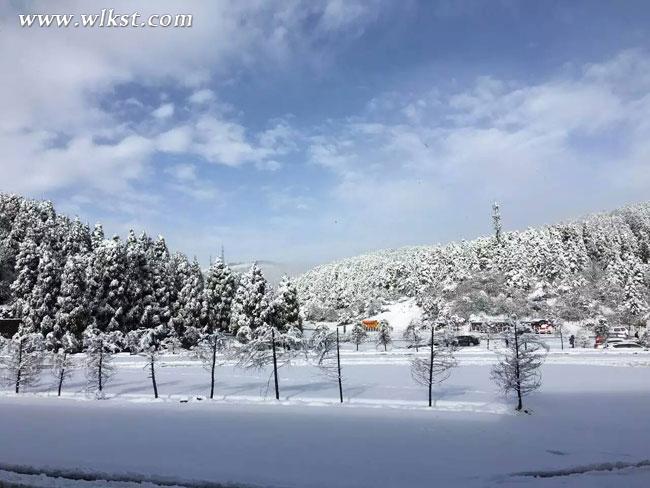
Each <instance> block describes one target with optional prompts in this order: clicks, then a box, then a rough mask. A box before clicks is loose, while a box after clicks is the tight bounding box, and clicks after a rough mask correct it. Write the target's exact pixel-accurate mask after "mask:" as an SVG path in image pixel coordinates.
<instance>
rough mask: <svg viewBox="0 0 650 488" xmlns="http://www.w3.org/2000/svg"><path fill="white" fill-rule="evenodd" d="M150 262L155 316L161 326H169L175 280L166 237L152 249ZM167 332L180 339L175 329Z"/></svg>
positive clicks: (171, 328) (159, 240)
mask: <svg viewBox="0 0 650 488" xmlns="http://www.w3.org/2000/svg"><path fill="white" fill-rule="evenodd" d="M149 262H150V267H151V280H152V283H151V286H152V288H153V296H152V307H153V311H154V315H156V316H158V318H159V320H160V323H161V325H168V324H169V323H170V320H171V317H172V308H173V300H174V281H175V280H174V275H173V271H174V270H173V267H172V263H171V258H170V256H169V250H168V249H167V243H166V242H165V238H164V237H162V236H158V239H156V242H155V243H154V244H153V246H152V247H151V248H150V252H149ZM166 330H167V332H168V333H169V334H172V335H174V336H176V337H178V335H177V333H176V330H175V329H174V328H173V327H171V326H170V327H168V328H167V329H166Z"/></svg>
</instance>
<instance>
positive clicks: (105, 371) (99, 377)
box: [83, 323, 123, 398]
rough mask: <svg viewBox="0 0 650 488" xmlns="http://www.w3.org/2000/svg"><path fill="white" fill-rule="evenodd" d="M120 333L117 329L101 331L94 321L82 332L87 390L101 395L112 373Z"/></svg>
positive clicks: (120, 339) (120, 336) (120, 337)
mask: <svg viewBox="0 0 650 488" xmlns="http://www.w3.org/2000/svg"><path fill="white" fill-rule="evenodd" d="M122 338H123V336H122V334H121V333H120V332H119V331H116V330H113V331H111V332H102V331H101V330H100V329H99V328H98V327H97V326H96V325H95V324H94V323H93V324H92V325H90V326H89V327H88V328H87V329H86V330H85V331H84V334H83V347H84V352H85V353H86V378H87V380H88V383H87V390H88V391H94V392H95V393H96V395H97V396H98V397H100V398H101V397H103V395H104V389H105V388H106V384H107V383H108V381H109V380H110V379H111V377H112V376H113V373H114V371H115V370H114V367H113V364H112V362H113V361H112V360H113V355H114V354H115V353H116V352H117V351H118V350H119V345H120V342H121V341H122Z"/></svg>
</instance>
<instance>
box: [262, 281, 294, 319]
mask: <svg viewBox="0 0 650 488" xmlns="http://www.w3.org/2000/svg"><path fill="white" fill-rule="evenodd" d="M265 319H266V322H267V323H269V324H270V325H272V326H274V327H275V328H276V329H278V330H279V331H282V332H286V331H287V330H288V329H289V328H290V327H297V328H298V329H302V318H301V316H300V304H299V302H298V291H297V290H296V287H295V286H294V285H293V283H292V281H291V279H290V278H289V277H288V276H283V277H282V279H281V280H280V283H279V285H278V288H277V290H276V293H275V296H274V297H273V299H272V300H271V302H270V303H269V307H268V309H267V311H266V317H265Z"/></svg>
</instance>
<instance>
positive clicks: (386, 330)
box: [375, 320, 393, 352]
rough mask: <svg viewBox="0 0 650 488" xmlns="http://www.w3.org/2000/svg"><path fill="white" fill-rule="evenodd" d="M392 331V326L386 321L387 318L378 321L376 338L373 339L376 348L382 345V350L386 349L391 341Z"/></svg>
mask: <svg viewBox="0 0 650 488" xmlns="http://www.w3.org/2000/svg"><path fill="white" fill-rule="evenodd" d="M392 331H393V327H392V326H391V325H390V324H389V323H388V321H387V320H380V321H379V327H378V328H377V338H376V339H375V342H376V344H377V349H379V348H380V347H383V348H384V352H385V351H387V350H388V346H389V345H391V344H392V343H393V338H392V337H391V332H392Z"/></svg>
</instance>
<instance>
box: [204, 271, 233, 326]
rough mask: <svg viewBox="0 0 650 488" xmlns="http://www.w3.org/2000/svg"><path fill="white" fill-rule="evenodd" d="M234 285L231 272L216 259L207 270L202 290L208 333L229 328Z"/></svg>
mask: <svg viewBox="0 0 650 488" xmlns="http://www.w3.org/2000/svg"><path fill="white" fill-rule="evenodd" d="M235 285H236V280H235V277H234V275H233V273H232V271H231V270H230V268H229V267H228V266H227V265H226V264H225V263H224V262H223V261H221V259H219V258H217V260H216V261H215V262H214V263H213V264H212V266H210V269H209V270H208V275H207V277H206V280H205V289H204V314H203V315H204V318H205V324H204V325H205V326H206V327H207V328H208V330H209V331H212V330H221V331H227V330H228V328H229V327H230V317H231V310H232V301H233V298H234V297H235Z"/></svg>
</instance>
